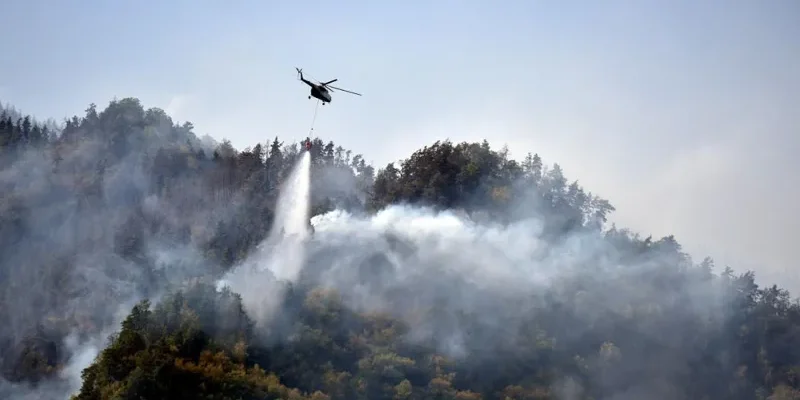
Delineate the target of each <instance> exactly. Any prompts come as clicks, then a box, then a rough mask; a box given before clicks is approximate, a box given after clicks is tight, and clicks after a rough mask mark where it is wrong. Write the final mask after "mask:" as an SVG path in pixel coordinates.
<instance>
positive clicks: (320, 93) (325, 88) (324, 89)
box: [294, 67, 361, 106]
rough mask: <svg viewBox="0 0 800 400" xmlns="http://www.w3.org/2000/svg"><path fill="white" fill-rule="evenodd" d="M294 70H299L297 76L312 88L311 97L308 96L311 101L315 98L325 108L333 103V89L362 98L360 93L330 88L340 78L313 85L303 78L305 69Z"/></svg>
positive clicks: (334, 87)
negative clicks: (320, 101) (327, 104)
mask: <svg viewBox="0 0 800 400" xmlns="http://www.w3.org/2000/svg"><path fill="white" fill-rule="evenodd" d="M294 69H296V70H297V75H298V76H299V77H300V80H301V81H303V82H304V83H305V84H306V85H308V86H311V95H310V96H308V98H309V99H310V98H311V97H314V98H317V99H320V100H322V105H323V106H324V105H325V103H330V102H331V93H330V92H332V91H333V89H336V90H341V91H342V92H347V93H350V94H354V95H356V96H361V94H360V93H356V92H351V91H349V90H345V89H342V88H338V87H336V86H330V84H331V83H333V82H336V81H338V80H339V79H338V78H337V79H332V80H330V81H327V82H317V83H312V82H311V81H309V80H307V79H305V78H303V69H302V68H297V67H294Z"/></svg>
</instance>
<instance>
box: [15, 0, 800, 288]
mask: <svg viewBox="0 0 800 400" xmlns="http://www.w3.org/2000/svg"><path fill="white" fill-rule="evenodd" d="M0 11H2V14H3V15H4V17H3V23H2V24H0V36H1V37H3V38H4V40H3V43H4V48H5V49H4V51H3V56H2V57H3V61H2V62H0V102H4V103H6V102H10V103H12V104H13V105H14V106H15V107H16V108H17V109H19V110H20V111H23V112H25V113H31V114H33V115H35V116H36V117H38V118H40V119H46V118H48V117H55V118H58V119H62V118H64V117H68V116H72V115H83V110H85V109H86V108H87V106H88V105H89V104H90V103H96V104H97V105H98V107H99V108H101V109H102V108H104V107H105V106H106V105H107V104H108V102H109V101H110V100H112V99H113V98H115V97H116V98H123V97H131V96H132V97H138V98H139V99H140V100H141V101H142V102H143V104H144V106H145V107H160V108H163V109H165V110H166V111H167V112H168V113H169V114H170V115H171V116H172V117H173V119H175V120H177V121H190V122H192V123H193V124H194V126H195V132H196V133H198V135H199V136H202V135H203V134H209V135H211V136H213V137H214V138H216V139H217V140H222V139H223V138H227V139H229V140H231V142H232V143H233V145H234V146H235V147H237V148H239V149H243V148H245V147H247V146H253V145H255V144H256V143H264V142H268V141H271V140H272V139H273V138H274V137H275V136H279V137H280V138H281V139H282V140H284V141H286V142H287V143H288V142H293V141H299V140H301V139H302V138H305V137H306V136H307V135H308V134H309V130H310V128H311V123H312V118H313V116H314V110H315V106H316V101H315V100H314V99H312V100H309V99H308V98H307V96H308V87H306V86H305V85H304V84H302V83H301V82H299V81H298V80H297V79H296V73H295V70H294V67H300V68H303V70H304V72H305V73H306V77H307V78H313V79H315V80H322V81H327V80H330V79H333V78H338V79H339V81H337V82H336V83H335V85H337V86H339V87H342V88H345V89H348V90H353V91H356V92H359V93H362V94H363V96H362V97H358V96H353V95H350V94H347V93H341V92H338V93H334V97H333V102H332V103H330V104H328V105H325V106H319V109H318V114H317V117H316V120H315V122H314V131H313V132H312V133H313V136H319V137H321V138H323V139H324V140H326V141H327V140H333V141H334V142H335V143H336V144H337V145H342V146H343V147H345V148H346V149H351V150H353V151H354V153H362V154H364V155H365V159H366V160H367V161H369V162H371V163H372V164H373V165H374V166H375V167H376V168H380V167H383V166H385V165H386V164H387V163H388V162H392V161H397V160H400V159H403V158H405V157H407V156H408V155H410V154H411V152H413V151H414V150H416V149H418V148H420V147H422V146H425V145H428V144H431V143H433V142H434V141H436V140H444V139H450V140H452V141H455V142H460V141H479V140H483V139H484V138H485V139H487V140H488V141H489V142H490V144H491V145H492V146H493V147H495V148H498V149H499V148H500V147H502V146H503V145H507V146H508V148H509V150H510V153H511V155H512V156H513V157H515V158H517V159H522V158H523V157H524V155H525V154H526V153H528V152H531V153H539V154H540V155H541V156H542V157H543V159H544V161H545V162H546V163H548V164H552V163H558V164H559V165H560V166H561V167H562V168H563V170H564V172H565V174H566V176H567V177H568V178H569V179H570V180H575V179H577V180H579V183H580V184H581V185H582V186H583V187H584V188H585V189H587V190H589V191H591V192H593V193H596V194H598V195H600V196H601V197H604V198H606V199H608V200H609V201H610V202H611V203H612V204H613V205H614V206H615V207H616V208H617V211H616V212H615V213H614V215H613V216H612V221H613V222H615V223H617V224H618V225H619V226H622V227H628V228H631V229H632V230H634V231H637V232H640V233H641V234H642V235H643V236H648V235H653V237H654V238H659V237H662V236H665V235H670V234H674V235H675V236H676V238H677V239H678V241H679V242H680V243H681V244H682V245H683V246H684V250H685V251H687V252H689V253H690V254H691V255H692V256H693V257H694V258H696V259H697V261H699V260H700V259H702V258H703V257H705V256H711V257H712V258H714V259H715V261H716V263H717V268H718V270H721V269H722V268H723V267H724V265H730V266H731V267H732V268H733V269H734V270H735V271H737V272H743V271H746V270H748V269H750V270H754V271H756V274H757V275H756V277H757V280H758V282H759V283H760V284H765V285H772V284H778V285H779V286H780V287H784V288H788V289H790V290H791V291H792V292H793V295H798V294H800V273H798V272H797V271H798V270H797V269H794V268H795V267H798V266H800V265H798V263H797V262H796V254H797V252H796V247H795V246H796V244H795V243H796V241H797V239H798V238H800V235H798V233H797V232H798V229H800V217H798V214H797V211H796V209H797V205H798V204H800V177H799V176H800V175H798V171H800V161H798V159H797V157H796V155H797V154H800V2H797V1H794V0H769V1H744V0H725V1H723V0H706V1H702V2H697V1H689V0H672V1H655V0H629V1H623V0H607V1H602V2H589V1H570V0H565V1H535V0H515V1H511V0H507V1H477V0H462V1H456V0H439V1H421V0H409V1H402V2H400V1H366V0H365V1H348V0H343V1H337V2H322V1H313V0H311V1H304V2H292V1H286V2H278V1H256V0H249V1H245V0H242V1H235V2H221V1H208V0H194V1H188V0H172V1H168V2H164V1H152V0H142V1H136V2H133V1H108V0H104V1H100V0H83V1H72V2H67V1H55V0H51V1H42V0H4V1H3V3H2V5H0Z"/></svg>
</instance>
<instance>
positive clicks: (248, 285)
mask: <svg viewBox="0 0 800 400" xmlns="http://www.w3.org/2000/svg"><path fill="white" fill-rule="evenodd" d="M310 190H311V156H310V155H309V154H308V152H304V153H303V154H302V155H301V156H300V160H299V161H298V162H297V164H296V165H295V167H294V169H293V170H292V173H291V175H289V178H288V179H287V180H286V182H285V183H284V185H283V187H282V188H281V192H280V195H279V196H278V204H277V209H276V210H275V219H274V220H273V223H272V229H271V230H270V233H269V236H268V237H267V239H266V240H265V241H264V242H263V243H261V244H260V245H259V246H258V248H257V249H256V251H255V252H254V253H253V254H251V255H250V256H249V257H248V258H247V259H246V260H245V261H244V262H243V263H241V264H240V265H238V266H236V267H235V268H234V269H232V270H231V271H230V272H229V273H228V274H226V276H225V277H224V278H223V279H222V280H221V281H220V282H219V286H220V287H222V286H229V287H230V288H231V290H233V291H234V292H237V293H239V294H240V295H241V296H242V301H243V303H244V306H245V308H246V309H247V311H248V313H250V314H251V315H252V317H253V318H254V319H255V320H256V322H257V323H259V324H264V323H266V322H267V321H268V320H269V318H270V317H271V316H272V313H273V311H274V310H275V307H276V306H277V300H278V299H279V298H280V295H281V294H282V290H281V288H282V285H280V282H292V283H294V282H295V281H296V280H297V277H298V276H299V274H300V270H301V269H302V268H303V264H304V263H305V256H306V254H305V246H304V244H305V242H306V240H307V239H308V237H309V235H310V231H309V229H308V227H309V218H308V217H309V212H310V210H309V207H310V195H311V194H310Z"/></svg>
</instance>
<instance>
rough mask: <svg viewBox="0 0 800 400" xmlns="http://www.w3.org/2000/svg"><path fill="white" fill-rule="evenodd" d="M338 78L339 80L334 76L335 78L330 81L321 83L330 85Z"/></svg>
mask: <svg viewBox="0 0 800 400" xmlns="http://www.w3.org/2000/svg"><path fill="white" fill-rule="evenodd" d="M338 80H339V78H336V79H334V80H332V81H327V82H325V83H323V85H330V84H331V83H333V82H336V81H338Z"/></svg>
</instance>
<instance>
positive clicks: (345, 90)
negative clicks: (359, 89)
mask: <svg viewBox="0 0 800 400" xmlns="http://www.w3.org/2000/svg"><path fill="white" fill-rule="evenodd" d="M329 87H331V88H334V89H336V90H341V91H343V92H347V93H350V94H354V95H356V96H361V93H356V92H351V91H349V90H347V89H342V88H338V87H336V86H329Z"/></svg>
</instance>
